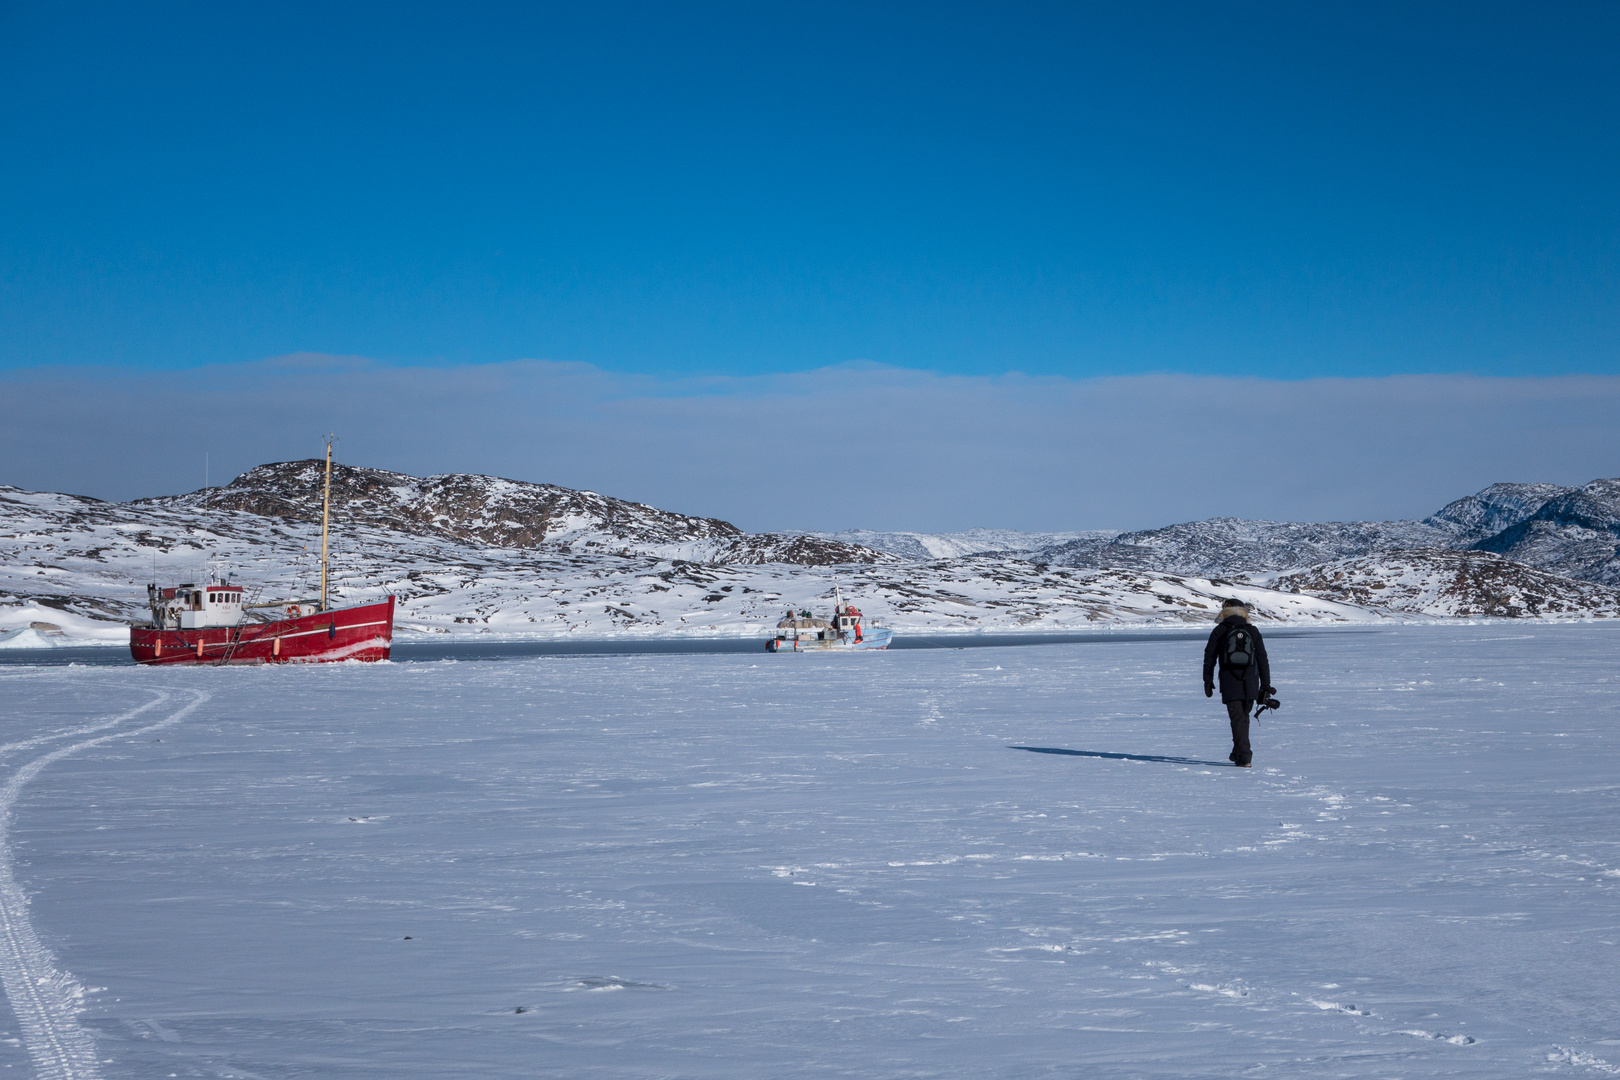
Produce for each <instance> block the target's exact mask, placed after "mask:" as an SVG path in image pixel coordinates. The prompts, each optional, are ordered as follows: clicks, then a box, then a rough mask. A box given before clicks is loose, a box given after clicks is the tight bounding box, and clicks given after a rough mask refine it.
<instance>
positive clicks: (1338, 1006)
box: [1305, 998, 1372, 1016]
mask: <svg viewBox="0 0 1620 1080" xmlns="http://www.w3.org/2000/svg"><path fill="white" fill-rule="evenodd" d="M1305 1000H1306V1001H1308V1002H1310V1003H1311V1004H1312V1005H1315V1006H1316V1007H1317V1008H1318V1009H1321V1010H1322V1011H1323V1012H1336V1013H1343V1014H1344V1015H1346V1016H1371V1015H1372V1013H1370V1012H1368V1011H1367V1010H1366V1009H1358V1008H1356V1007H1355V1005H1353V1004H1351V1003H1350V1002H1343V1003H1341V1002H1337V1001H1317V1000H1316V999H1315V998H1306V999H1305Z"/></svg>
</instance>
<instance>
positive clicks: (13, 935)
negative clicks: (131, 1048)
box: [0, 690, 211, 1080]
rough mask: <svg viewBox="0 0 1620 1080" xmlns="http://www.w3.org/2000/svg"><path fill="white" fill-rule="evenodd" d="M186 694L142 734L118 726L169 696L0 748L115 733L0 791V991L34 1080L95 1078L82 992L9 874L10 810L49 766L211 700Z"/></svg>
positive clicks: (37, 766)
mask: <svg viewBox="0 0 1620 1080" xmlns="http://www.w3.org/2000/svg"><path fill="white" fill-rule="evenodd" d="M191 694H192V695H193V700H192V701H191V703H190V704H188V705H184V706H182V707H181V708H179V709H177V710H176V711H175V712H173V713H171V714H169V716H168V717H167V718H165V719H163V720H159V721H158V722H157V723H153V724H147V725H145V726H144V727H139V728H134V729H129V728H122V727H120V725H123V724H125V723H127V722H128V721H130V720H133V719H135V718H136V717H137V716H140V715H141V714H142V713H145V712H149V711H150V710H152V709H155V708H158V707H159V706H161V705H164V704H165V703H167V702H168V701H169V700H170V697H171V695H170V694H169V693H167V692H163V691H159V692H158V693H157V696H155V697H154V698H153V699H152V700H151V701H149V702H147V703H146V704H145V705H141V706H139V707H137V708H134V709H131V710H129V711H128V712H124V713H121V714H119V715H117V716H114V717H112V718H110V719H106V720H102V721H99V722H97V723H94V724H87V725H84V726H81V727H77V728H70V729H68V730H66V731H60V732H57V733H55V734H52V735H41V736H38V737H36V738H32V739H24V740H22V741H19V742H14V743H7V744H6V745H4V746H0V757H3V756H4V755H6V754H9V753H12V752H14V751H17V750H23V749H26V748H28V747H32V746H37V745H39V744H40V743H46V742H54V741H56V740H58V739H67V738H72V737H73V736H75V735H88V734H91V733H92V732H96V731H105V730H106V729H108V728H117V729H118V730H115V731H113V732H111V733H110V734H107V735H99V736H96V737H95V738H92V739H85V740H83V741H82V742H76V743H72V744H70V745H68V746H63V747H60V748H59V749H56V750H52V751H51V752H50V753H48V754H44V755H42V756H40V757H37V758H35V759H34V760H32V761H30V762H28V763H27V764H26V765H23V766H22V767H21V768H19V769H18V770H17V771H16V772H15V773H14V774H13V775H12V777H11V779H10V780H9V781H7V782H6V784H5V786H4V787H3V788H0V985H3V986H4V988H5V992H6V998H7V1000H8V1001H10V1003H11V1008H12V1011H13V1012H15V1013H16V1015H17V1024H18V1027H19V1028H20V1030H21V1033H22V1039H23V1044H24V1046H26V1047H27V1049H28V1054H29V1056H30V1057H31V1058H32V1059H33V1061H34V1068H35V1074H36V1075H37V1076H38V1077H39V1078H40V1080H95V1078H96V1077H98V1076H99V1075H100V1071H99V1069H98V1068H97V1065H98V1061H97V1059H96V1047H95V1041H94V1040H93V1039H92V1038H91V1036H90V1033H89V1032H87V1031H85V1029H84V1028H83V1027H82V1026H80V1024H79V1018H78V1014H79V1003H80V1001H81V999H82V998H83V997H84V988H83V987H82V986H80V985H79V983H78V981H77V980H75V979H74V978H73V976H72V975H71V974H69V973H68V972H66V971H62V970H61V969H59V968H58V967H57V966H56V957H55V956H53V955H52V954H51V951H50V950H49V949H48V948H46V946H45V944H44V943H43V942H41V941H40V940H39V936H38V935H37V934H35V933H34V927H33V924H32V923H31V922H30V921H29V918H28V894H27V893H26V892H25V891H24V890H23V888H22V886H21V885H20V884H18V882H17V879H16V876H15V875H14V874H13V872H12V865H11V845H10V827H11V808H12V807H13V806H14V805H15V804H16V801H17V797H18V795H20V794H21V793H22V789H23V787H24V785H26V784H27V783H28V782H29V781H30V780H32V779H33V778H34V777H36V776H38V775H39V774H40V772H42V771H43V770H44V769H45V767H46V766H48V765H50V764H51V763H52V762H55V761H59V760H60V759H62V758H65V757H67V756H69V755H70V754H76V753H78V752H79V751H81V750H87V749H89V748H90V747H92V746H99V745H100V744H101V743H104V742H109V741H111V740H113V739H124V738H130V737H132V736H136V735H143V734H146V733H147V732H151V731H157V730H159V729H160V728H166V727H169V726H171V725H173V724H177V723H179V722H180V721H181V720H183V719H184V718H185V717H186V716H187V715H188V714H190V713H191V712H193V711H194V710H196V709H197V707H198V706H200V705H202V703H203V702H205V701H207V700H208V699H209V697H210V696H211V695H210V694H208V693H206V692H205V691H200V690H195V691H191Z"/></svg>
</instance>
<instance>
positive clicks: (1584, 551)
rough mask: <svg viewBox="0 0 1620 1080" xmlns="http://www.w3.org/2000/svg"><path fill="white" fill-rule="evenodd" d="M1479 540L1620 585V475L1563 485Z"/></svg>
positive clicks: (1549, 566)
mask: <svg viewBox="0 0 1620 1080" xmlns="http://www.w3.org/2000/svg"><path fill="white" fill-rule="evenodd" d="M1475 546H1476V547H1478V548H1479V549H1480V550H1482V551H1494V552H1496V553H1498V554H1501V555H1506V556H1507V557H1508V558H1510V559H1516V560H1518V561H1519V562H1522V563H1528V564H1529V565H1531V566H1534V567H1537V568H1539V569H1542V570H1549V571H1552V572H1554V573H1559V574H1565V575H1567V576H1569V577H1575V578H1581V579H1582V580H1585V581H1599V582H1602V583H1604V584H1606V585H1620V480H1594V481H1592V482H1591V483H1590V484H1587V485H1586V486H1585V487H1580V488H1572V489H1565V490H1562V491H1560V492H1559V493H1558V494H1556V495H1555V496H1553V497H1552V498H1550V499H1548V500H1547V501H1546V502H1544V503H1542V504H1541V505H1540V506H1538V507H1537V508H1536V510H1535V512H1534V513H1532V514H1529V515H1527V516H1526V517H1524V518H1523V519H1522V520H1519V521H1516V522H1514V523H1513V524H1512V525H1510V526H1508V527H1506V528H1504V529H1503V530H1502V531H1501V532H1499V533H1497V534H1496V535H1495V536H1492V537H1489V538H1487V539H1485V540H1482V541H1480V542H1479V543H1478V544H1476V545H1475Z"/></svg>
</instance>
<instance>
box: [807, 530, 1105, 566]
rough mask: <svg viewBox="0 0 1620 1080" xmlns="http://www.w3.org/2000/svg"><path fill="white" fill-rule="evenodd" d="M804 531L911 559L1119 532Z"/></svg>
mask: <svg viewBox="0 0 1620 1080" xmlns="http://www.w3.org/2000/svg"><path fill="white" fill-rule="evenodd" d="M807 535H813V536H822V537H826V538H827V539H829V540H839V541H843V542H844V543H849V544H858V545H860V546H861V547H865V548H872V549H875V550H877V551H884V552H888V553H889V554H891V555H895V556H898V557H900V558H902V559H910V560H913V561H915V562H927V561H929V560H931V559H955V558H960V557H961V556H964V555H983V554H985V553H987V552H1013V553H1021V552H1031V551H1042V550H1044V549H1047V548H1052V547H1056V546H1057V545H1059V544H1064V543H1068V542H1070V541H1074V540H1107V539H1109V538H1110V537H1114V536H1118V535H1119V533H1118V531H1117V530H1111V529H1110V530H1093V531H1091V532H1068V533H1030V532H1018V531H1016V530H1014V529H968V530H966V531H965V532H954V533H920V532H874V531H871V530H869V529H846V530H845V531H843V532H837V533H810V534H807Z"/></svg>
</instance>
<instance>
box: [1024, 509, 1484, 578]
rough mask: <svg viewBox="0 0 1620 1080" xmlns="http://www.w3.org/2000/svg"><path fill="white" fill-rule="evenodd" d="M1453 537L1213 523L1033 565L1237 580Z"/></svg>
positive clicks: (1063, 553)
mask: <svg viewBox="0 0 1620 1080" xmlns="http://www.w3.org/2000/svg"><path fill="white" fill-rule="evenodd" d="M1455 535H1456V533H1455V532H1454V531H1453V530H1452V529H1449V528H1446V527H1443V526H1437V525H1431V524H1429V523H1428V522H1426V521H1354V522H1327V523H1321V524H1316V523H1305V522H1293V521H1249V520H1245V519H1243V518H1215V519H1214V520H1211V521H1190V522H1185V523H1183V524H1180V525H1169V526H1166V527H1165V528H1162V529H1148V530H1145V531H1142V532H1130V533H1121V534H1119V535H1118V536H1114V537H1110V538H1107V539H1081V540H1071V541H1069V542H1068V543H1064V544H1057V545H1055V546H1053V547H1050V548H1047V549H1045V550H1043V551H1041V552H1039V553H1038V554H1037V555H1036V556H1035V557H1038V558H1040V559H1041V560H1042V561H1045V562H1049V563H1053V564H1055V565H1059V566H1083V567H1102V566H1121V567H1130V568H1132V569H1136V570H1151V571H1155V572H1158V573H1165V574H1203V575H1210V574H1215V575H1221V576H1232V575H1243V574H1256V573H1264V572H1267V571H1276V570H1287V569H1291V568H1294V567H1300V566H1308V565H1310V564H1312V563H1318V562H1326V561H1328V560H1331V559H1342V558H1350V557H1354V556H1357V555H1366V554H1369V553H1371V552H1375V551H1393V550H1396V549H1398V548H1412V547H1427V546H1431V545H1433V546H1449V545H1450V543H1451V541H1452V540H1453V539H1454V537H1455Z"/></svg>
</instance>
